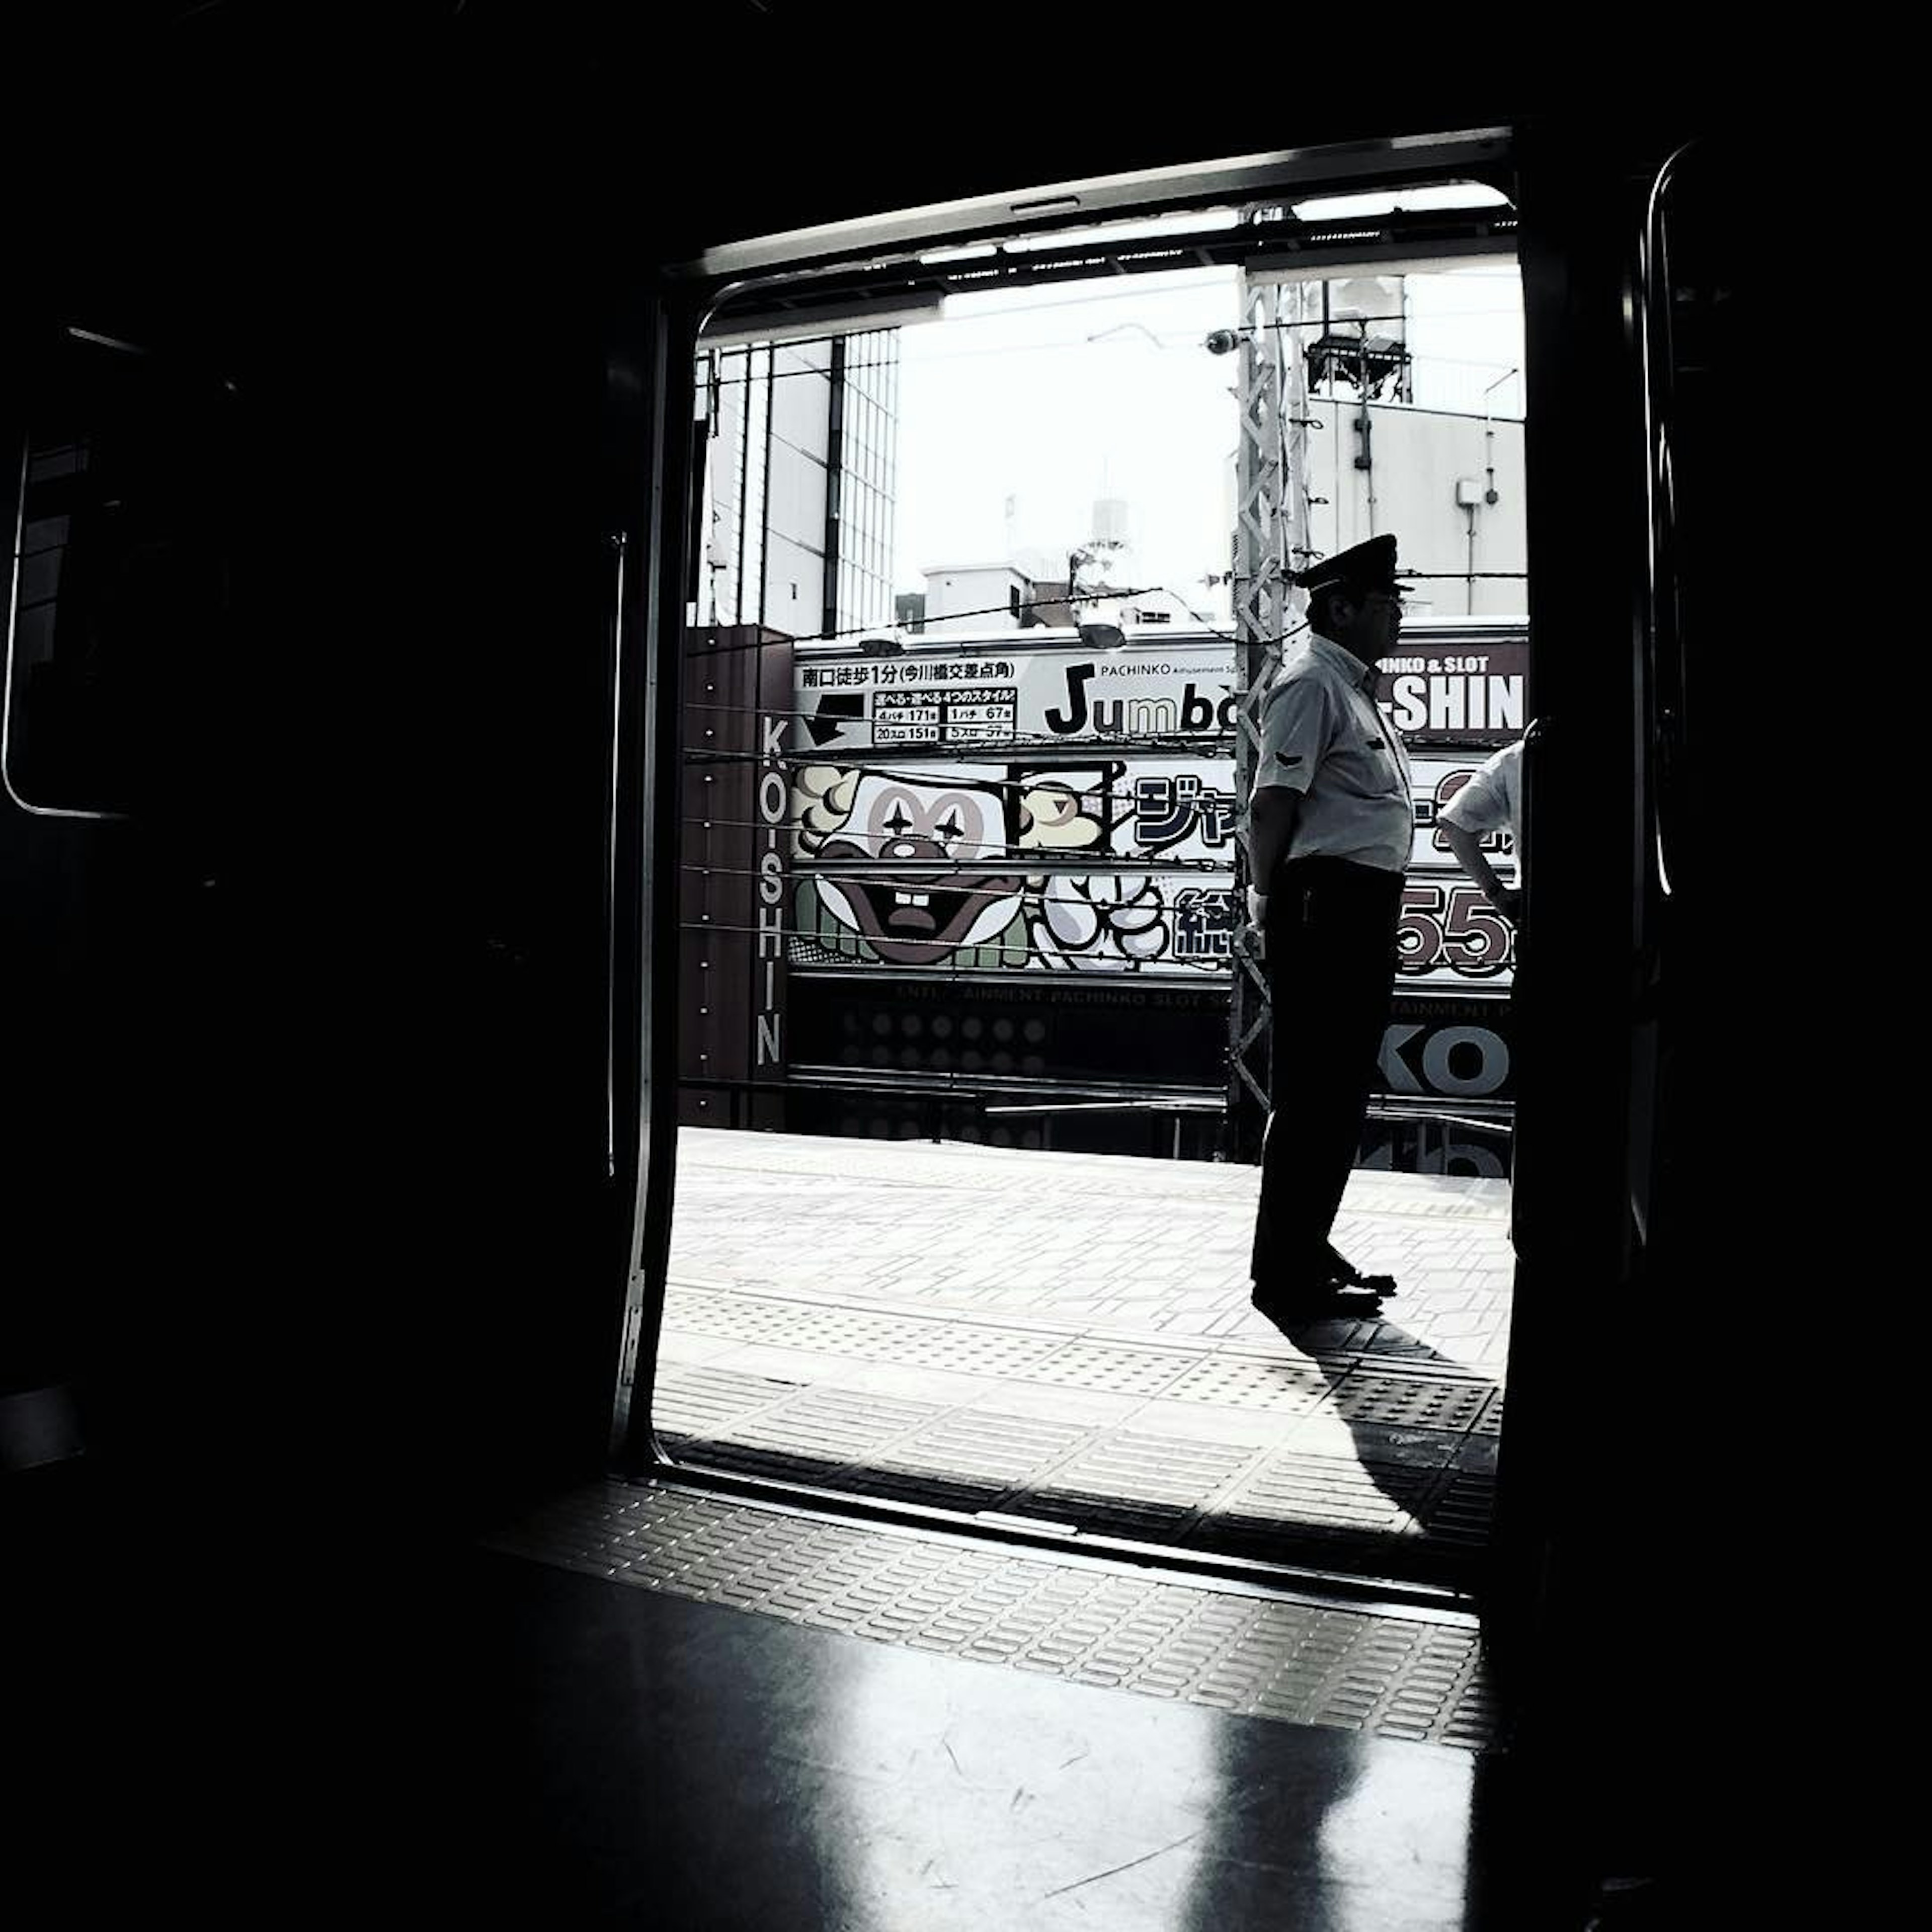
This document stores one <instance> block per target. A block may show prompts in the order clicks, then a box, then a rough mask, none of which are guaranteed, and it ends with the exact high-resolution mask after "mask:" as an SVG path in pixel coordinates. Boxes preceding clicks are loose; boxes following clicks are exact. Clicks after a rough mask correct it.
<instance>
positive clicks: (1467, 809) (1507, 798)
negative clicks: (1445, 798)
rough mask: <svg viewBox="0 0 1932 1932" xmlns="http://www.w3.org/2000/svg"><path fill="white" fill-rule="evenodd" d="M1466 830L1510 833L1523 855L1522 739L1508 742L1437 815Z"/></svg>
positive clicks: (1516, 847)
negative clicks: (1511, 742)
mask: <svg viewBox="0 0 1932 1932" xmlns="http://www.w3.org/2000/svg"><path fill="white" fill-rule="evenodd" d="M1439 817H1442V818H1443V819H1446V820H1448V823H1450V824H1451V825H1454V826H1459V827H1460V829H1462V830H1463V831H1465V832H1508V834H1509V835H1510V839H1511V843H1512V844H1513V845H1514V847H1515V849H1516V853H1517V863H1518V864H1519V865H1520V864H1521V863H1522V855H1523V740H1522V739H1520V738H1519V739H1517V741H1516V742H1515V743H1514V745H1505V746H1504V747H1503V748H1502V750H1501V751H1499V752H1497V753H1496V755H1495V756H1494V757H1493V758H1491V759H1490V760H1489V761H1488V762H1487V763H1485V764H1484V766H1483V767H1482V769H1481V770H1480V771H1479V772H1477V774H1476V775H1475V777H1474V778H1472V779H1471V780H1470V781H1469V783H1468V784H1466V785H1465V786H1464V787H1463V789H1462V790H1460V791H1459V792H1458V793H1457V794H1456V796H1454V798H1452V799H1451V800H1450V801H1449V802H1448V804H1447V805H1445V806H1444V807H1443V808H1442V811H1441V813H1440V814H1439Z"/></svg>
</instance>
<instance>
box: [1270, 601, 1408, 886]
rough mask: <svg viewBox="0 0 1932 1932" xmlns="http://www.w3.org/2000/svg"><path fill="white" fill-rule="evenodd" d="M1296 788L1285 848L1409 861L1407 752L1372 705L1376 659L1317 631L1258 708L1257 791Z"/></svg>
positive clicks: (1393, 864) (1385, 862) (1388, 864)
mask: <svg viewBox="0 0 1932 1932" xmlns="http://www.w3.org/2000/svg"><path fill="white" fill-rule="evenodd" d="M1271 785H1279V786H1280V787H1282V788H1283V790H1287V791H1295V792H1299V793H1301V809H1300V811H1298V813H1297V814H1295V833H1294V836H1293V838H1292V839H1291V841H1289V850H1288V856H1289V858H1290V859H1313V858H1331V859H1352V860H1354V861H1355V863H1356V864H1358V865H1373V866H1374V867H1376V869H1377V870H1378V871H1385V872H1403V871H1407V870H1408V868H1409V844H1410V834H1411V831H1412V827H1413V826H1414V824H1415V808H1414V806H1413V805H1412V803H1411V800H1410V789H1409V752H1408V749H1407V748H1406V746H1405V745H1403V742H1402V736H1401V734H1400V733H1399V732H1398V731H1397V730H1396V728H1395V727H1394V725H1393V724H1391V723H1390V722H1389V721H1388V719H1387V718H1385V717H1384V716H1383V715H1382V712H1381V711H1380V709H1379V708H1378V707H1377V706H1376V671H1375V667H1374V666H1373V664H1364V663H1363V662H1362V661H1361V658H1358V657H1356V656H1355V655H1352V653H1351V652H1348V651H1346V650H1344V649H1343V648H1342V646H1340V644H1338V643H1334V642H1332V641H1331V640H1330V639H1328V638H1327V637H1322V636H1321V635H1319V634H1317V633H1315V632H1311V633H1310V636H1309V640H1308V648H1307V649H1306V650H1305V651H1303V652H1301V653H1300V654H1299V655H1298V656H1295V657H1292V658H1289V660H1288V661H1287V662H1286V664H1283V666H1282V667H1281V669H1280V670H1279V671H1277V673H1275V681H1274V684H1273V685H1271V687H1270V688H1269V690H1268V698H1267V700H1266V702H1265V705H1264V706H1263V708H1262V746H1261V755H1260V757H1259V760H1258V761H1257V763H1256V766H1255V789H1256V790H1257V791H1261V790H1265V789H1266V788H1267V787H1269V786H1271Z"/></svg>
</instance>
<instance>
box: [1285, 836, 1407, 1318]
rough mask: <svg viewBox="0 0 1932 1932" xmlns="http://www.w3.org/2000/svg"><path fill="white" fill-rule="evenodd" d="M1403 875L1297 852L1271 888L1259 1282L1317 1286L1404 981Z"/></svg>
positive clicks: (1325, 1268) (1326, 1264)
mask: <svg viewBox="0 0 1932 1932" xmlns="http://www.w3.org/2000/svg"><path fill="white" fill-rule="evenodd" d="M1402 886H1403V875H1402V874H1400V872H1385V871H1381V870H1380V869H1379V868H1376V867H1375V866H1373V865H1357V864H1355V863H1354V862H1352V860H1349V859H1294V860H1292V861H1290V862H1289V863H1288V864H1286V865H1282V866H1280V867H1277V869H1276V871H1275V874H1274V880H1273V882H1272V884H1271V887H1270V889H1269V892H1268V925H1267V931H1266V938H1267V960H1266V964H1267V967H1268V991H1269V1000H1270V1004H1271V1007H1272V1009H1273V1031H1274V1064H1273V1071H1272V1076H1271V1087H1272V1091H1271V1094H1270V1096H1269V1099H1270V1101H1271V1106H1272V1109H1273V1111H1272V1112H1271V1113H1270V1115H1269V1117H1268V1133H1267V1137H1266V1139H1265V1141H1264V1142H1263V1144H1262V1191H1261V1208H1260V1211H1259V1214H1257V1216H1256V1221H1255V1247H1254V1262H1253V1274H1254V1279H1255V1280H1256V1282H1257V1283H1260V1284H1261V1285H1262V1286H1264V1287H1266V1288H1277V1289H1279V1288H1292V1287H1295V1286H1308V1285H1310V1284H1313V1283H1319V1282H1320V1281H1322V1280H1324V1279H1325V1278H1326V1277H1327V1276H1328V1274H1329V1272H1330V1268H1329V1262H1328V1231H1329V1229H1330V1228H1331V1226H1333V1225H1334V1220H1335V1211H1336V1210H1337V1208H1339V1207H1340V1205H1341V1201H1342V1190H1343V1188H1345V1187H1346V1186H1347V1185H1348V1181H1349V1170H1350V1169H1352V1167H1353V1166H1354V1165H1355V1154H1356V1151H1357V1150H1358V1148H1359V1147H1360V1145H1361V1136H1362V1121H1363V1118H1364V1115H1365V1114H1366V1112H1367V1107H1368V1097H1369V1092H1370V1086H1371V1084H1372V1082H1373V1080H1374V1079H1375V1072H1376V1059H1377V1057H1378V1056H1379V1054H1380V1052H1381V1050H1382V1030H1383V1028H1385V1026H1386V1025H1387V1024H1388V1013H1389V1004H1390V998H1391V990H1392V988H1393V986H1394V977H1395V961H1396V926H1397V921H1398V920H1399V919H1400V917H1401V916H1402Z"/></svg>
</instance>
